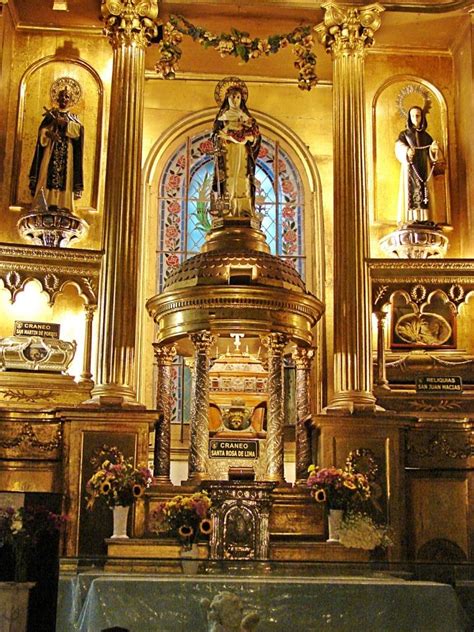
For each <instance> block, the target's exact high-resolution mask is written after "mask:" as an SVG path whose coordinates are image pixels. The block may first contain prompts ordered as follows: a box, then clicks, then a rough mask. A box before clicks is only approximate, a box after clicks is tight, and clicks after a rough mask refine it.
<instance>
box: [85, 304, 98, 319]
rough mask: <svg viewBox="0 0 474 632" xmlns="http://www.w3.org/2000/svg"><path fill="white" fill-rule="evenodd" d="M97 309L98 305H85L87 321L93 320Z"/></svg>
mask: <svg viewBox="0 0 474 632" xmlns="http://www.w3.org/2000/svg"><path fill="white" fill-rule="evenodd" d="M96 309H97V305H90V304H86V305H84V312H85V314H86V319H87V320H92V318H93V317H94V314H95V312H96Z"/></svg>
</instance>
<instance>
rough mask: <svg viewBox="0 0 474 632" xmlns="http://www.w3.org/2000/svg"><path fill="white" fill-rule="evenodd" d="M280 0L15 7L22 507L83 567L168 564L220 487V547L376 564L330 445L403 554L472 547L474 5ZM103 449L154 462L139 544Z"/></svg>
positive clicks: (15, 260)
mask: <svg viewBox="0 0 474 632" xmlns="http://www.w3.org/2000/svg"><path fill="white" fill-rule="evenodd" d="M267 4H268V3H265V2H263V1H261V2H259V1H257V2H247V1H243V2H240V3H239V8H238V10H234V8H233V7H232V6H231V5H230V4H229V3H227V2H224V3H221V2H204V1H201V0H199V1H198V2H193V3H191V2H187V1H186V2H178V3H169V2H167V1H166V0H163V1H161V0H149V1H148V2H138V0H120V1H118V2H112V1H111V0H101V1H99V0H88V2H84V3H77V2H74V1H73V0H65V2H61V3H60V2H53V1H52V0H51V2H49V1H48V2H45V3H44V5H47V6H44V7H40V6H39V3H37V2H27V1H26V0H3V1H0V40H1V43H2V53H1V56H0V70H1V72H0V76H1V77H2V86H1V91H0V113H1V118H2V121H4V125H3V127H2V133H1V134H0V164H1V165H2V169H1V171H0V183H1V187H0V212H1V213H2V221H1V223H0V242H1V243H0V279H1V284H0V313H1V319H0V506H1V505H4V504H8V503H11V502H13V503H14V504H15V506H20V505H22V504H25V503H26V504H27V505H28V504H33V505H34V504H35V503H37V502H39V499H40V500H41V502H44V503H46V505H47V506H48V507H49V508H50V509H51V510H54V511H58V512H64V513H66V514H67V515H68V517H69V519H68V522H67V526H66V529H65V532H64V534H63V535H62V540H61V549H60V558H61V560H62V563H63V565H64V567H68V566H69V567H70V568H73V567H75V565H77V564H80V560H81V559H82V558H85V557H87V556H98V557H100V559H101V560H102V562H103V566H104V567H106V568H115V569H117V568H119V569H122V570H123V569H124V568H125V570H127V569H128V570H130V569H131V568H132V567H135V568H138V566H139V560H142V559H143V558H145V559H152V560H153V561H154V562H153V563H154V564H155V567H154V568H156V567H157V566H158V567H159V562H158V560H160V559H162V558H166V559H167V560H168V562H166V564H170V565H171V566H170V568H171V567H172V560H173V558H175V557H177V556H178V555H179V547H178V546H177V545H176V543H174V544H173V543H171V542H170V539H169V538H168V539H166V538H162V537H161V536H157V534H156V532H155V531H153V529H152V527H151V521H152V516H153V515H154V513H155V511H156V509H157V508H158V507H159V506H160V505H161V504H162V503H163V502H165V501H167V500H170V499H171V498H173V497H174V496H175V495H177V494H181V495H182V494H184V495H186V494H192V493H194V492H198V491H203V490H205V491H207V492H208V494H209V496H210V498H211V499H212V507H213V510H212V511H213V512H214V513H213V520H214V521H215V530H214V532H213V533H212V535H211V536H210V540H209V545H207V544H206V545H205V546H204V545H201V547H200V553H199V555H200V557H201V558H202V559H205V558H207V557H209V556H210V558H211V559H212V560H214V561H216V560H221V559H227V560H231V561H232V560H234V561H235V560H237V561H244V560H259V561H264V560H280V561H285V560H286V561H288V560H293V561H298V562H303V561H308V560H313V561H338V562H343V561H346V562H351V561H352V562H355V561H365V562H369V560H370V559H373V557H374V554H369V553H367V551H363V550H362V549H358V548H348V547H344V546H343V545H341V544H338V543H336V544H334V543H328V542H327V541H326V540H327V536H328V519H327V518H328V516H327V514H328V503H327V502H322V503H316V502H315V500H314V498H313V496H314V494H313V493H312V492H311V490H310V489H309V488H308V486H307V484H306V481H307V477H308V468H309V466H310V465H312V464H314V465H316V466H318V467H320V468H323V467H331V466H334V467H337V468H342V469H345V470H346V471H350V472H351V473H352V474H353V475H356V474H363V475H365V477H366V478H367V480H368V481H369V486H370V500H369V501H368V504H367V507H366V509H367V511H368V513H369V514H370V516H371V517H372V518H373V519H374V520H375V521H376V522H377V523H378V524H381V525H384V527H386V528H387V529H389V531H390V534H391V545H390V546H389V547H388V548H386V549H385V550H384V552H378V554H379V555H380V556H381V558H380V559H383V560H385V561H386V562H387V563H388V562H405V561H420V560H425V561H438V562H439V561H441V562H446V563H454V562H456V563H461V564H468V563H469V561H472V551H473V547H474V523H473V517H472V509H471V507H472V500H473V480H474V479H473V469H472V468H473V453H472V416H473V414H474V341H473V337H472V328H473V323H474V307H473V304H474V303H473V298H472V297H473V293H474V242H473V240H472V236H471V233H472V230H471V227H472V224H473V222H474V184H473V181H472V175H471V174H472V173H474V164H473V163H474V153H473V149H472V140H471V139H470V137H469V129H470V120H471V117H472V97H473V90H474V86H473V81H472V69H473V65H474V61H473V60H474V31H473V23H472V20H473V11H472V6H471V3H469V2H467V1H462V0H456V1H455V0H445V1H444V2H425V1H423V0H413V2H412V3H410V4H409V3H407V2H387V3H372V4H367V3H364V2H348V3H339V2H333V1H332V0H331V1H329V2H324V3H319V4H318V3H316V4H314V5H311V3H305V2H298V1H297V0H294V1H293V0H291V1H285V0H282V1H281V2H277V3H272V7H269V6H267ZM59 5H61V6H59ZM79 5H80V6H79ZM273 5H275V6H273ZM310 5H311V6H310ZM272 34H273V35H272ZM461 86H462V90H461ZM104 445H106V446H115V447H117V448H118V450H120V451H121V452H123V454H124V455H125V456H126V457H127V458H131V459H132V461H133V463H134V465H136V466H137V465H138V464H143V463H148V464H149V466H150V467H151V468H152V470H153V483H152V485H151V486H150V487H149V488H148V489H146V491H145V493H144V494H143V497H141V498H139V499H138V500H137V501H136V502H133V505H132V510H131V512H130V516H129V519H128V525H127V529H128V536H129V537H128V538H123V539H110V537H109V536H110V534H111V530H112V513H111V511H110V508H108V507H106V506H100V503H97V504H96V505H95V506H94V507H93V509H92V510H90V508H88V506H87V493H88V492H87V490H88V481H89V480H90V478H91V476H93V473H94V469H93V462H94V454H96V452H97V450H98V449H100V448H101V446H102V447H103V446H104ZM2 498H3V499H4V501H5V502H3V501H1V499H2Z"/></svg>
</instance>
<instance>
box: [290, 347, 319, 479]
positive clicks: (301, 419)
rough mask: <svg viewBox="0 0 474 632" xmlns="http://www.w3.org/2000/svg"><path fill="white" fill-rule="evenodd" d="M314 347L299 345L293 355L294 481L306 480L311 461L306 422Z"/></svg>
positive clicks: (308, 414) (308, 432)
mask: <svg viewBox="0 0 474 632" xmlns="http://www.w3.org/2000/svg"><path fill="white" fill-rule="evenodd" d="M313 355H314V349H303V348H302V347H299V348H298V349H297V350H296V351H295V353H294V355H293V357H294V359H295V365H296V428H295V434H296V437H295V439H296V441H295V443H296V483H297V484H302V483H305V482H306V479H307V477H308V467H309V466H310V465H311V463H312V454H311V441H310V439H311V435H310V431H309V429H308V426H307V423H308V420H309V418H310V416H311V398H310V390H309V374H310V369H311V361H312V359H313Z"/></svg>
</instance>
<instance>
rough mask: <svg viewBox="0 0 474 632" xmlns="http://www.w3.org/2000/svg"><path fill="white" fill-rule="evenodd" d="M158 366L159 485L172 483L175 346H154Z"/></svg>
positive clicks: (156, 450) (157, 462) (157, 469)
mask: <svg viewBox="0 0 474 632" xmlns="http://www.w3.org/2000/svg"><path fill="white" fill-rule="evenodd" d="M153 348H154V351H155V358H156V362H157V366H158V374H157V380H156V409H157V411H158V413H159V415H160V421H159V424H158V425H157V427H156V429H155V433H156V435H155V458H154V468H153V470H154V471H153V474H154V477H155V479H156V482H157V483H162V484H163V483H164V484H167V483H171V479H170V466H171V415H172V387H173V360H174V358H175V357H176V348H175V347H174V346H164V347H161V346H159V345H158V344H153Z"/></svg>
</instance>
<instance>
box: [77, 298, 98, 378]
mask: <svg viewBox="0 0 474 632" xmlns="http://www.w3.org/2000/svg"><path fill="white" fill-rule="evenodd" d="M95 310H96V305H86V306H85V312H86V326H85V331H84V356H83V361H82V373H81V376H80V378H79V382H92V372H91V360H92V323H93V321H94V312H95Z"/></svg>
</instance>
